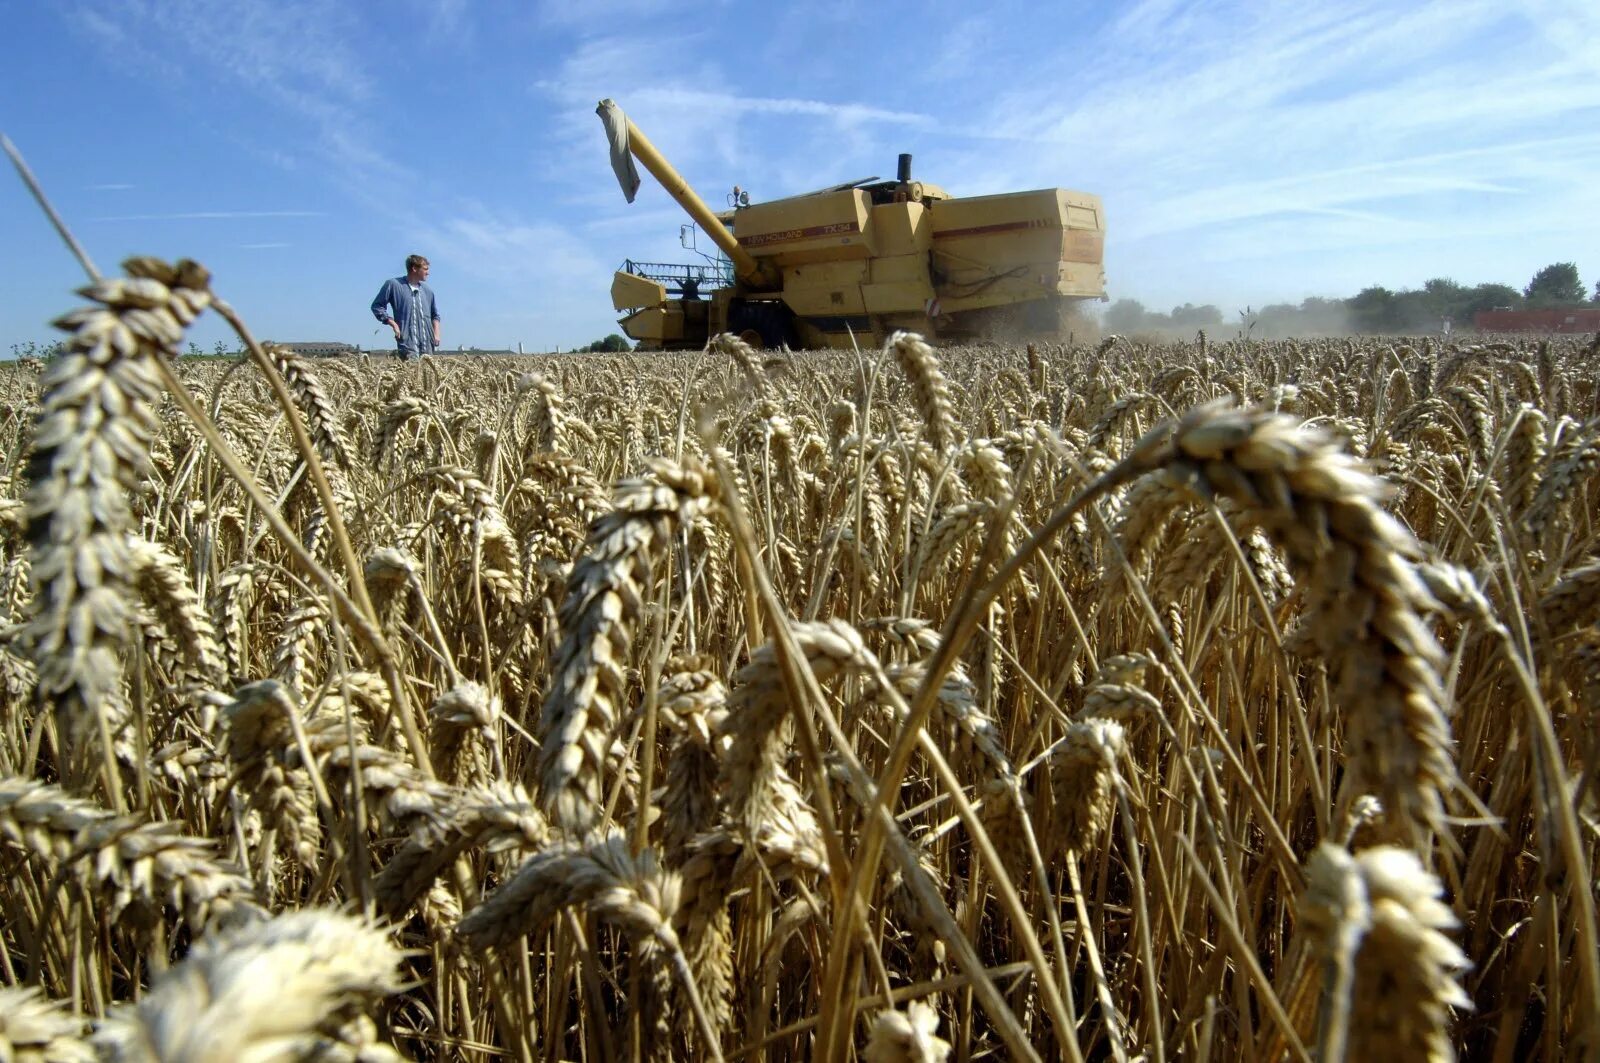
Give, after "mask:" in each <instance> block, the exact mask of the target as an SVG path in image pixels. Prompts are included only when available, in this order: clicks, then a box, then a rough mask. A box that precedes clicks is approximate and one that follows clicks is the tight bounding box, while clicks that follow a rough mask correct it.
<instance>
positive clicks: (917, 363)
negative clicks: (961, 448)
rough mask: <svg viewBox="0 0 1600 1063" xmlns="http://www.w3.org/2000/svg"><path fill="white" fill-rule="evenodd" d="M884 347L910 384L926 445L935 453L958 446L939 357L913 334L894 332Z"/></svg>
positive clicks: (958, 437) (958, 435) (952, 406)
mask: <svg viewBox="0 0 1600 1063" xmlns="http://www.w3.org/2000/svg"><path fill="white" fill-rule="evenodd" d="M888 347H889V350H890V352H891V353H892V354H893V355H894V359H895V361H896V362H897V363H899V365H900V371H901V372H903V373H904V374H905V376H906V380H907V381H909V382H910V384H911V392H912V394H913V395H914V396H915V397H916V402H917V412H919V413H921V414H922V421H923V424H924V425H926V426H927V430H928V442H929V443H932V444H933V447H934V449H935V450H939V451H948V450H950V449H951V448H952V447H955V446H957V445H959V444H960V443H961V432H960V429H959V428H958V427H957V425H956V414H955V403H954V401H953V400H952V399H951V397H950V381H949V380H948V379H946V378H945V375H944V370H943V369H942V368H941V367H940V365H939V356H938V355H936V354H934V353H933V348H932V347H930V346H928V344H927V342H926V341H925V340H924V339H923V338H922V337H921V336H918V335H917V334H916V333H914V332H896V333H895V334H894V335H892V336H890V337H889V341H888Z"/></svg>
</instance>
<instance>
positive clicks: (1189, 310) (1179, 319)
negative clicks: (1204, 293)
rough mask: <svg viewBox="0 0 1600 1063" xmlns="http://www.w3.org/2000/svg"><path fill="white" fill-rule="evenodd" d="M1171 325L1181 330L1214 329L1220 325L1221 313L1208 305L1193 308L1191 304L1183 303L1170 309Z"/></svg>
mask: <svg viewBox="0 0 1600 1063" xmlns="http://www.w3.org/2000/svg"><path fill="white" fill-rule="evenodd" d="M1169 316H1170V317H1171V319H1172V323H1173V324H1174V325H1176V326H1180V327H1182V328H1186V329H1189V328H1214V327H1215V326H1217V325H1220V324H1222V311H1221V310H1218V309H1217V308H1216V307H1215V306H1212V305H1211V304H1210V303H1207V304H1205V305H1204V306H1195V305H1194V304H1193V303H1184V304H1183V305H1182V306H1175V307H1173V308H1172V313H1171V314H1170V315H1169Z"/></svg>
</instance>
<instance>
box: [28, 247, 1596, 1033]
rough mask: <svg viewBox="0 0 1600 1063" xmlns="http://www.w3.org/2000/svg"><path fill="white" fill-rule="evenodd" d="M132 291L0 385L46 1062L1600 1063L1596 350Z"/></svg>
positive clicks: (173, 285) (137, 270)
mask: <svg viewBox="0 0 1600 1063" xmlns="http://www.w3.org/2000/svg"><path fill="white" fill-rule="evenodd" d="M84 294H85V296H86V297H87V298H88V299H89V300H90V301H91V303H90V305H89V306H88V308H86V309H83V310H79V311H75V312H73V313H71V314H69V315H68V316H67V317H66V318H63V319H62V320H63V326H64V327H65V328H67V329H68V330H69V331H70V333H71V340H70V349H69V353H68V354H67V355H66V356H65V357H64V358H63V359H62V360H61V361H60V362H59V363H58V364H57V365H55V366H53V367H49V368H43V369H42V367H37V366H31V365H30V366H12V367H4V368H0V392H3V393H4V395H5V398H6V402H5V404H4V405H5V408H6V409H7V410H9V411H11V412H9V413H8V414H6V415H5V416H4V417H0V453H3V454H5V455H6V464H5V466H4V467H3V468H0V476H3V480H0V665H3V667H0V678H3V680H4V682H3V683H0V696H3V698H4V702H3V707H0V862H3V866H4V869H5V874H4V876H3V877H0V958H3V964H0V1057H3V1058H17V1059H88V1058H94V1057H95V1056H96V1055H98V1056H100V1057H101V1058H119V1059H121V1058H127V1059H177V1058H182V1059H189V1060H201V1059H205V1060H212V1059H219V1060H220V1059H225V1058H226V1059H233V1058H260V1059H267V1058H272V1059H289V1058H294V1059H310V1058H318V1059H320V1058H329V1059H333V1058H339V1059H358V1058H359V1059H381V1058H392V1057H393V1055H394V1054H395V1053H399V1054H402V1055H404V1056H407V1057H413V1058H423V1059H432V1058H438V1059H486V1060H487V1059H496V1058H503V1057H509V1058H514V1059H519V1060H527V1061H532V1060H535V1059H538V1060H546V1059H549V1060H555V1059H577V1058H585V1059H591V1060H593V1059H611V1058H618V1059H621V1058H637V1057H651V1058H662V1059H665V1058H679V1059H684V1058H688V1059H695V1058H716V1057H728V1058H733V1057H739V1058H748V1056H749V1054H750V1053H752V1052H757V1053H761V1054H763V1055H764V1057H765V1058H770V1059H807V1058H847V1057H849V1056H859V1057H860V1058H863V1059H868V1060H942V1059H946V1058H948V1059H953V1060H962V1061H964V1060H971V1059H977V1058H983V1057H994V1058H1030V1057H1031V1058H1040V1059H1057V1058H1066V1059H1107V1058H1116V1059H1126V1060H1133V1059H1143V1060H1148V1061H1155V1060H1163V1059H1176V1058H1195V1059H1235V1058H1241V1059H1261V1060H1278V1059H1283V1058H1290V1059H1307V1058H1311V1057H1313V1056H1315V1057H1316V1058H1318V1059H1322V1060H1335V1059H1350V1060H1359V1059H1371V1058H1377V1057H1379V1056H1381V1055H1383V1054H1388V1055H1390V1056H1393V1057H1394V1058H1396V1059H1413V1058H1426V1059H1447V1058H1450V1057H1451V1056H1452V1055H1456V1054H1459V1055H1462V1056H1465V1057H1468V1058H1482V1059H1493V1060H1517V1059H1527V1058H1542V1059H1549V1060H1556V1059H1569V1058H1581V1057H1583V1056H1585V1055H1586V1054H1593V1053H1595V1052H1597V1051H1600V940H1597V928H1596V919H1595V900H1594V898H1595V890H1594V887H1595V881H1596V874H1597V866H1596V854H1595V848H1596V844H1597V839H1596V836H1595V834H1596V831H1595V824H1596V816H1597V807H1596V806H1597V798H1600V741H1597V738H1596V733H1597V732H1596V727H1595V718H1594V712H1595V711H1596V706H1597V696H1596V694H1595V689H1596V686H1595V684H1596V681H1597V680H1596V676H1597V675H1600V671H1597V668H1596V664H1595V662H1596V661H1597V660H1600V627H1597V617H1600V609H1597V607H1596V605H1595V601H1596V592H1597V590H1600V580H1597V576H1596V572H1597V569H1600V565H1597V562H1596V557H1597V552H1600V534H1597V532H1600V529H1597V526H1596V513H1597V512H1600V506H1597V502H1600V497H1597V495H1600V482H1597V480H1600V477H1597V470H1600V459H1597V455H1600V419H1597V415H1600V392H1597V386H1596V380H1597V378H1600V358H1597V352H1596V350H1595V348H1594V346H1592V345H1587V344H1582V343H1578V342H1575V341H1571V340H1566V341H1553V342H1551V343H1549V344H1537V345H1534V344H1525V343H1519V344H1511V343H1481V344H1476V345H1466V346H1461V345H1454V346H1451V347H1450V348H1447V349H1440V348H1437V347H1435V345H1434V344H1433V343H1432V342H1431V341H1427V340H1418V341H1412V342H1403V341H1387V340H1383V341H1378V340H1374V341H1366V342H1360V343H1352V342H1349V341H1339V342H1302V343H1258V342H1239V341H1230V342H1224V343H1217V342H1213V341H1204V340H1202V341H1200V342H1196V343H1193V344H1171V345H1166V346H1159V347H1156V346H1146V345H1135V344H1129V343H1128V342H1127V341H1125V340H1120V339H1117V338H1115V337H1113V338H1112V339H1110V340H1108V341H1106V342H1105V343H1103V344H1101V345H1100V346H1099V347H1097V348H1088V347H1081V346H1080V347H1071V346H1064V345H1060V344H1036V345H1034V346H1032V347H1029V348H1027V349H1020V348H1009V347H998V346H988V347H980V346H974V347H966V348H954V349H941V350H939V351H937V352H935V351H934V350H933V349H932V348H930V347H928V346H927V345H926V344H924V343H922V342H921V341H920V340H919V339H917V338H915V337H911V336H903V335H902V336H897V337H896V338H895V339H894V340H893V341H891V342H890V343H889V344H888V345H886V347H885V349H884V350H882V351H867V352H863V353H861V354H859V355H858V354H856V353H853V352H843V353H839V352H835V353H808V354H794V355H788V354H782V353H771V352H768V353H763V352H756V351H752V350H750V349H748V348H747V347H745V346H744V345H742V344H738V343H737V342H735V341H731V339H723V340H719V341H718V343H717V344H714V345H713V348H712V349H709V350H708V351H706V352H704V353H697V354H652V355H637V356H624V357H602V356H589V357H572V358H551V359H544V360H540V361H538V362H537V363H532V362H530V361H527V360H521V359H519V360H515V361H504V362H502V361H493V360H463V359H452V358H437V359H429V360H426V361H424V362H422V363H420V364H398V363H393V362H368V361H352V362H344V363H330V362H314V361H306V360H301V359H298V358H295V357H294V356H292V355H289V354H287V353H286V352H284V351H282V350H281V349H278V348H273V347H270V346H269V347H267V348H264V349H258V351H257V352H256V354H254V355H253V356H252V357H251V358H250V359H248V360H246V361H245V362H243V363H242V364H240V365H237V366H228V365H218V364H215V363H211V364H198V365H188V364H177V363H173V362H171V361H170V359H169V358H168V357H167V356H168V355H169V354H170V352H171V351H173V350H175V349H177V347H178V346H179V345H180V340H181V339H182V333H183V329H184V327H186V325H187V324H188V322H189V321H190V320H192V319H193V317H194V315H195V314H197V313H199V312H202V311H204V310H205V309H206V308H207V306H208V305H209V304H210V303H211V302H212V296H211V293H210V290H209V288H208V286H207V281H206V278H205V274H204V271H203V270H200V269H199V267H196V266H193V265H192V264H185V265H182V266H178V267H169V266H166V265H164V264H162V263H157V262H153V261H150V260H140V261H137V262H134V263H130V264H129V276H128V277H125V278H122V279H120V280H106V281H101V282H97V283H96V284H95V285H93V286H92V287H91V288H89V289H85V292H84ZM219 309H221V310H222V311H223V312H225V313H227V312H228V311H227V309H226V307H225V305H224V306H220V307H219ZM531 364H536V372H531V373H530V372H529V371H528V370H529V366H530V365H531ZM362 912H365V913H369V914H368V916H366V917H364V916H362V915H360V914H356V913H362ZM341 913H342V914H341ZM374 916H376V917H381V918H382V919H383V920H386V921H384V922H375V921H373V918H372V917H374Z"/></svg>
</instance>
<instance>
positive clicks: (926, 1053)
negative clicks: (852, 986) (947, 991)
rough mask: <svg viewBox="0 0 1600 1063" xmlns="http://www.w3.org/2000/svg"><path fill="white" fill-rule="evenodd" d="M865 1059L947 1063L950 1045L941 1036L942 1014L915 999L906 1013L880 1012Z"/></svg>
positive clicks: (885, 1062)
mask: <svg viewBox="0 0 1600 1063" xmlns="http://www.w3.org/2000/svg"><path fill="white" fill-rule="evenodd" d="M861 1058H863V1059H865V1060H866V1061H867V1063H944V1061H945V1060H946V1059H949V1058H950V1042H948V1041H945V1040H943V1039H941V1038H940V1037H939V1013H938V1012H937V1011H935V1010H934V1008H933V1006H932V1005H931V1004H927V1003H925V1002H923V1001H920V1000H914V1001H912V1002H911V1003H910V1004H909V1005H907V1006H906V1010H905V1011H895V1010H892V1009H891V1010H888V1011H880V1012H878V1014H877V1016H876V1017H875V1018H874V1019H873V1020H872V1032H871V1033H870V1034H868V1035H867V1047H866V1050H865V1051H863V1052H862V1053H861Z"/></svg>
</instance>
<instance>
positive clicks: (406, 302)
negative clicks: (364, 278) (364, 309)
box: [372, 277, 439, 354]
mask: <svg viewBox="0 0 1600 1063" xmlns="http://www.w3.org/2000/svg"><path fill="white" fill-rule="evenodd" d="M372 316H373V317H375V318H377V319H378V321H379V322H381V323H382V324H385V325H387V324H388V323H389V319H390V318H393V319H394V321H395V323H396V324H397V325H399V326H400V339H399V343H398V346H399V348H400V349H401V350H402V351H407V352H409V353H412V354H427V353H428V352H430V351H432V350H433V349H434V346H433V323H434V322H435V321H438V320H439V304H438V303H437V302H436V301H435V300H434V298H433V289H432V288H430V287H428V286H427V285H426V284H419V285H417V287H416V289H415V290H413V289H412V287H411V282H410V281H408V280H406V279H405V278H404V277H392V278H390V279H389V280H386V281H384V282H383V287H382V288H379V289H378V297H377V298H376V299H374V300H372Z"/></svg>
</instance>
